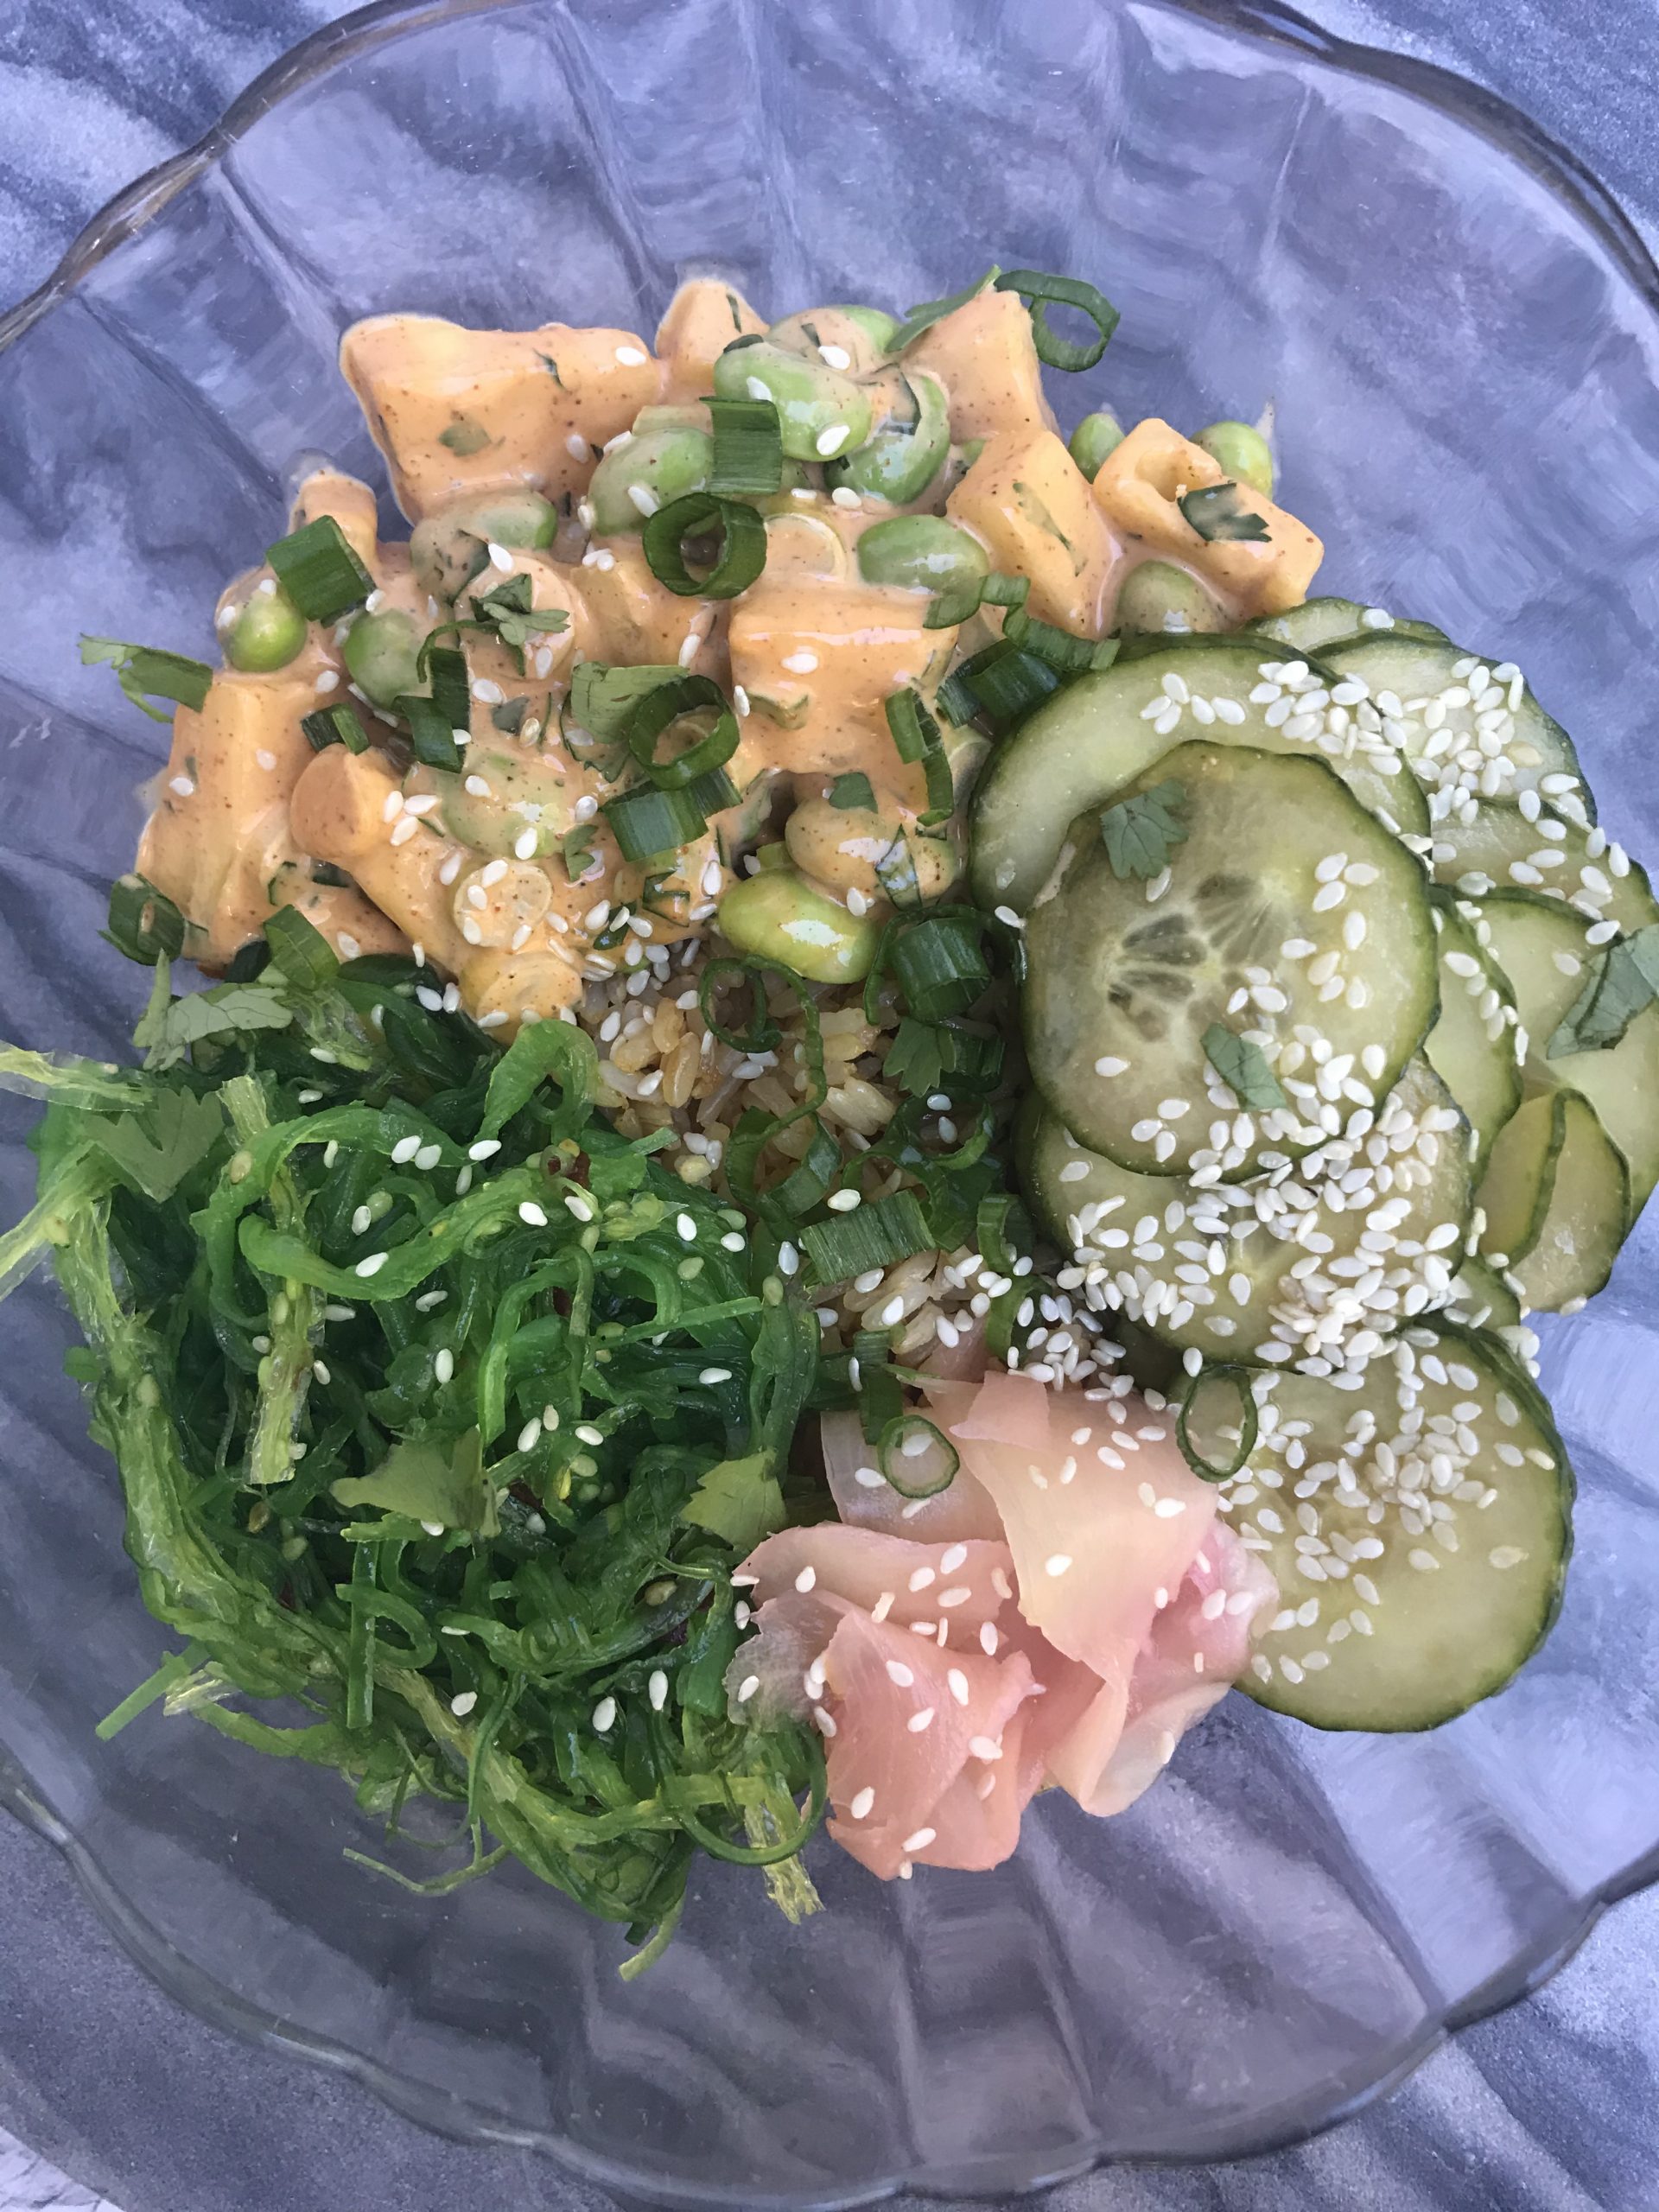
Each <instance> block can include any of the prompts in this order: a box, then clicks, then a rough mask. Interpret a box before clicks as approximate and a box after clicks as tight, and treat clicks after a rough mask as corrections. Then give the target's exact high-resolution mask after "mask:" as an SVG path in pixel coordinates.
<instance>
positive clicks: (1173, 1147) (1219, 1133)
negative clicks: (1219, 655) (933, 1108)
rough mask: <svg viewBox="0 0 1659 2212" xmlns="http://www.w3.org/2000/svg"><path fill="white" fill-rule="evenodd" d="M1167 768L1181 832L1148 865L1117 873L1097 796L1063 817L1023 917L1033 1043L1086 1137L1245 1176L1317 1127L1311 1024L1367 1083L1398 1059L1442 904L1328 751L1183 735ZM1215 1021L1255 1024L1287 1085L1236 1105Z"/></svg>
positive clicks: (1389, 1071)
mask: <svg viewBox="0 0 1659 2212" xmlns="http://www.w3.org/2000/svg"><path fill="white" fill-rule="evenodd" d="M1171 783H1174V784H1176V785H1179V787H1180V791H1181V797H1180V800H1179V807H1180V820H1181V821H1182V823H1183V824H1184V827H1185V833H1186V834H1185V838H1184V839H1183V840H1182V841H1181V842H1179V843H1176V844H1173V845H1172V846H1171V847H1170V866H1169V868H1167V869H1166V871H1165V872H1164V874H1163V875H1161V876H1160V877H1159V878H1156V879H1154V881H1153V882H1152V883H1150V884H1149V883H1146V882H1142V881H1141V880H1138V879H1136V878H1135V877H1132V876H1131V877H1127V878H1122V877H1119V876H1117V875H1116V874H1114V872H1113V868H1112V864H1111V860H1110V857H1109V854H1108V851H1107V849H1106V846H1105V843H1104V842H1103V837H1102V836H1101V833H1100V829H1099V818H1098V817H1097V816H1096V815H1093V814H1089V815H1084V816H1083V817H1080V818H1079V819H1078V820H1077V822H1076V823H1073V824H1072V827H1071V832H1070V833H1069V835H1068V836H1067V839H1066V842H1065V849H1064V850H1063V853H1062V856H1061V862H1060V865H1059V866H1058V867H1057V868H1056V869H1055V871H1054V875H1053V877H1052V881H1051V883H1050V884H1049V886H1048V887H1046V888H1045V890H1044V892H1043V893H1042V895H1041V897H1040V898H1039V900H1038V902H1037V904H1036V905H1035V906H1034V907H1033V910H1032V913H1031V917H1030V921H1029V924H1028V926H1027V936H1026V950H1027V978H1026V986H1025V990H1024V993H1023V1013H1024V1019H1025V1027H1026V1039H1027V1057H1028V1058H1029V1061H1030V1065H1031V1072H1032V1077H1033V1082H1034V1083H1035V1084H1036V1086H1037V1088H1038V1090H1040V1091H1041V1093H1042V1094H1043V1096H1044V1097H1045V1099H1046V1101H1047V1103H1048V1104H1049V1106H1050V1107H1051V1109H1052V1110H1053V1112H1054V1113H1055V1114H1057V1115H1058V1117H1059V1119H1060V1120H1061V1121H1062V1122H1064V1123H1065V1126H1066V1127H1067V1128H1069V1129H1071V1132H1072V1134H1073V1135H1075V1136H1077V1138H1079V1139H1080V1140H1081V1141H1083V1142H1084V1144H1086V1145H1088V1146H1089V1147H1090V1149H1091V1150H1093V1151H1096V1152H1101V1153H1104V1154H1106V1155H1107V1157H1108V1158H1109V1159H1111V1160H1116V1162H1117V1164H1118V1165H1119V1166H1122V1167H1130V1168H1135V1169H1136V1170H1138V1171H1140V1172H1141V1173H1145V1174H1153V1175H1156V1174H1160V1173H1161V1174H1165V1175H1180V1174H1186V1173H1191V1172H1192V1170H1193V1169H1194V1168H1199V1169H1202V1170H1204V1171H1205V1173H1206V1176H1210V1175H1211V1171H1213V1178H1221V1177H1225V1178H1228V1179H1236V1178H1238V1177H1240V1176H1243V1175H1248V1174H1250V1173H1254V1172H1255V1169H1256V1168H1257V1167H1258V1166H1260V1165H1261V1163H1262V1155H1263V1154H1264V1153H1265V1154H1268V1155H1269V1156H1270V1158H1269V1164H1272V1160H1271V1156H1272V1155H1275V1154H1276V1155H1277V1157H1278V1158H1279V1159H1281V1160H1283V1159H1290V1158H1295V1157H1298V1156H1300V1154H1303V1153H1306V1152H1307V1151H1309V1150H1310V1149H1312V1147H1313V1146H1315V1145H1316V1144H1318V1143H1319V1141H1321V1138H1322V1136H1323V1135H1325V1134H1326V1132H1325V1130H1324V1129H1322V1128H1321V1127H1320V1125H1319V1120H1318V1119H1317V1114H1318V1110H1319V1099H1318V1095H1317V1088H1316V1085H1315V1084H1314V1083H1313V1080H1312V1078H1313V1075H1314V1073H1315V1069H1314V1067H1313V1064H1312V1062H1311V1060H1310V1058H1309V1055H1310V1052H1311V1049H1312V1046H1313V1040H1314V1039H1323V1040H1325V1041H1326V1042H1328V1044H1329V1047H1330V1050H1331V1052H1332V1053H1334V1054H1336V1055H1338V1056H1341V1055H1344V1054H1350V1055H1351V1056H1352V1059H1353V1064H1354V1065H1357V1066H1363V1069H1364V1071H1365V1080H1366V1082H1367V1084H1369V1086H1370V1090H1372V1092H1373V1094H1380V1093H1381V1092H1383V1091H1384V1090H1388V1089H1389V1087H1390V1086H1391V1085H1392V1084H1394V1082H1395V1080H1396V1079H1397V1077H1399V1074H1400V1072H1401V1071H1402V1068H1403V1067H1404V1065H1405V1064H1406V1062H1407V1060H1408V1058H1410V1057H1411V1055H1412V1053H1413V1052H1414V1051H1415V1050H1416V1048H1417V1046H1418V1044H1419V1042H1420V1040H1421V1038H1422V1036H1423V1034H1424V1032H1425V1031H1426V1030H1427V1027H1428V1025H1429V1023H1430V1021H1431V1020H1433V1014H1434V1009H1435V1001H1436V993H1437V980H1436V978H1437V950H1436V944H1435V938H1434V930H1433V920H1432V918H1431V915H1430V911H1429V903H1428V896H1427V887H1426V884H1425V880H1424V877H1423V874H1422V870H1421V868H1420V867H1419V865H1418V863H1417V861H1415V860H1414V858H1413V857H1412V855H1410V854H1409V853H1408V851H1407V850H1406V849H1405V848H1404V846H1403V845H1402V844H1401V843H1400V842H1399V840H1398V839H1397V838H1395V837H1392V836H1389V833H1388V832H1387V831H1386V830H1385V829H1382V828H1381V827H1380V826H1379V825H1378V823H1376V821H1375V820H1374V819H1373V818H1372V817H1371V816H1370V815H1369V814H1368V813H1367V812H1366V811H1365V810H1364V808H1363V806H1361V805H1360V804H1359V802H1358V801H1357V799H1356V798H1354V796H1353V794H1352V793H1351V791H1349V790H1348V788H1347V786H1346V785H1344V784H1343V783H1342V782H1341V781H1340V779H1338V777H1337V776H1336V775H1334V774H1333V773H1332V771H1331V770H1330V769H1329V768H1327V767H1326V766H1325V765H1324V763H1323V762H1322V761H1319V760H1306V759H1301V760H1299V759H1291V758H1288V757H1286V756H1284V755H1281V754H1275V753H1258V752H1255V751H1254V750H1252V749H1250V748H1249V747H1243V746H1221V745H1214V744H1207V743H1206V744H1190V745H1184V746H1180V747H1177V748H1176V749H1175V751H1174V752H1173V753H1170V754H1169V755H1168V757H1167V758H1166V759H1165V760H1160V761H1159V762H1158V763H1157V764H1156V765H1155V766H1154V767H1153V768H1151V769H1149V770H1148V771H1147V772H1146V774H1145V775H1144V776H1143V778H1142V779H1141V786H1143V787H1150V786H1152V785H1160V786H1161V785H1168V784H1171ZM1129 795H1130V796H1134V795H1135V788H1134V787H1132V791H1131V793H1130V794H1129ZM1154 893H1155V894H1156V895H1155V896H1154V895H1152V894H1154ZM1287 945H1288V946H1289V947H1290V948H1291V950H1289V951H1287V950H1286V949H1285V948H1286V947H1287ZM1304 947H1305V948H1306V950H1303V948H1304ZM1217 1028H1219V1029H1222V1030H1230V1031H1232V1032H1233V1033H1234V1034H1235V1035H1238V1036H1243V1037H1245V1038H1247V1039H1248V1040H1251V1041H1249V1044H1248V1047H1247V1049H1248V1051H1249V1052H1252V1053H1255V1054H1257V1055H1258V1056H1260V1057H1262V1058H1264V1059H1265V1061H1266V1063H1267V1065H1268V1069H1277V1070H1278V1071H1279V1073H1278V1074H1277V1075H1276V1076H1273V1077H1271V1078H1270V1084H1269V1087H1271V1084H1273V1083H1279V1082H1282V1083H1283V1084H1285V1085H1287V1092H1286V1096H1287V1103H1286V1104H1284V1105H1274V1104H1272V1103H1268V1105H1267V1106H1266V1107H1265V1109H1263V1110H1261V1111H1258V1112H1254V1113H1252V1112H1249V1111H1243V1110H1240V1109H1241V1104H1242V1102H1240V1101H1238V1100H1237V1099H1236V1096H1235V1094H1234V1092H1233V1091H1232V1090H1228V1089H1226V1088H1225V1087H1224V1085H1223V1084H1222V1083H1221V1081H1220V1078H1219V1077H1218V1075H1217V1071H1216V1069H1215V1068H1214V1067H1212V1066H1211V1064H1210V1062H1209V1060H1208V1058H1207V1053H1206V1046H1205V1038H1206V1035H1207V1034H1209V1033H1211V1032H1213V1031H1215V1030H1216V1029H1217ZM1217 1116H1221V1117H1222V1122H1221V1123H1218V1122H1217ZM1332 1119H1333V1120H1337V1121H1338V1122H1339V1120H1340V1117H1339V1116H1338V1114H1337V1112H1336V1109H1334V1107H1333V1108H1332ZM1222 1123H1224V1124H1226V1126H1222Z"/></svg>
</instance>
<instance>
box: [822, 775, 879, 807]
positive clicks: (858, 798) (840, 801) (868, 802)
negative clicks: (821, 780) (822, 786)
mask: <svg viewBox="0 0 1659 2212" xmlns="http://www.w3.org/2000/svg"><path fill="white" fill-rule="evenodd" d="M829 804H830V805H831V806H836V807H839V808H840V809H841V810H842V812H843V813H844V812H845V811H846V810H847V809H848V808H849V807H854V806H867V807H870V808H872V809H873V808H874V805H875V793H874V791H872V790H871V788H870V779H869V778H868V776H866V775H864V774H862V773H861V772H860V771H859V770H858V769H856V768H852V769H849V771H848V772H847V773H846V774H845V775H842V776H837V777H836V780H835V782H834V783H833V784H831V785H830V786H829Z"/></svg>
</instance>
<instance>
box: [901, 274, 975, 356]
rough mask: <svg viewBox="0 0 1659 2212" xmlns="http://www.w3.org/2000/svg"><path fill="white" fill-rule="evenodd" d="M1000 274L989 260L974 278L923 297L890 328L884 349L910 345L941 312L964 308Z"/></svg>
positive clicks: (947, 312)
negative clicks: (932, 296)
mask: <svg viewBox="0 0 1659 2212" xmlns="http://www.w3.org/2000/svg"><path fill="white" fill-rule="evenodd" d="M1000 276H1001V270H999V269H998V267H997V265H996V264H995V262H993V263H992V264H991V265H990V267H989V268H988V270H986V271H985V274H984V275H983V276H982V277H977V278H976V280H975V281H974V283H971V284H964V285H963V288H962V289H961V291H959V292H951V293H950V294H948V295H947V296H946V297H945V298H944V299H942V300H924V301H923V302H922V304H921V305H920V306H919V307H915V308H912V309H911V311H910V313H909V314H908V315H906V317H905V320H904V321H902V322H901V323H900V324H899V327H898V329H897V330H895V331H894V332H893V337H892V339H891V340H889V342H888V346H887V351H888V353H890V354H896V353H903V352H904V351H905V349H906V346H913V345H914V344H915V343H916V340H918V338H919V337H920V336H921V334H922V333H923V332H924V331H925V330H931V328H932V327H933V325H934V324H935V323H936V322H938V320H939V319H940V317H941V316H942V315H950V313H952V311H953V310H954V309H956V308H965V307H966V306H967V304H968V302H969V300H976V299H977V298H978V297H979V295H980V294H981V293H982V291H984V290H985V289H986V288H987V286H988V285H991V284H995V283H996V282H997V279H998V277H1000Z"/></svg>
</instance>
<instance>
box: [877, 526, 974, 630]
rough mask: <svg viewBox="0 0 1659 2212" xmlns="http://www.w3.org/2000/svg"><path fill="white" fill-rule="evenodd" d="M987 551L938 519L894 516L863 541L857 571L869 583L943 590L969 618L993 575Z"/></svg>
mask: <svg viewBox="0 0 1659 2212" xmlns="http://www.w3.org/2000/svg"><path fill="white" fill-rule="evenodd" d="M990 566H991V564H990V562H989V561H988V559H987V557H986V554H985V549H984V547H983V546H982V544H981V543H979V540H978V539H977V538H976V537H969V535H968V533H967V531H965V530H958V529H957V525H956V524H955V523H953V522H946V521H944V518H942V517H940V516H938V515H894V516H893V518H892V520H891V521H890V522H879V523H876V524H874V525H873V527H872V528H870V529H868V530H867V531H865V532H864V534H863V536H862V537H861V538H860V539H859V541H858V573H859V574H860V575H861V576H862V577H863V579H864V581H865V582H866V583H867V584H907V585H910V586H912V587H913V588H918V589H920V590H923V591H931V592H938V594H939V595H940V597H941V598H942V599H944V600H945V601H948V602H949V604H950V607H951V608H952V609H953V610H954V609H956V608H957V607H960V608H961V610H962V611H961V613H960V614H956V615H954V616H953V619H955V620H966V618H967V616H968V615H969V614H970V613H972V611H973V609H974V608H975V607H977V606H978V604H979V594H980V591H981V589H982V586H983V584H984V582H985V579H986V577H987V576H988V575H989V573H990Z"/></svg>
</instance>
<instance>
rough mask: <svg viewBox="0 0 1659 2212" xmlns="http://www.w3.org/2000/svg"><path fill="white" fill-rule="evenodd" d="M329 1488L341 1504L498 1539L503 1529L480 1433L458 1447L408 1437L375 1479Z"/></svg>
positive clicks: (344, 1482)
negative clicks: (370, 1507)
mask: <svg viewBox="0 0 1659 2212" xmlns="http://www.w3.org/2000/svg"><path fill="white" fill-rule="evenodd" d="M330 1487H331V1488H332V1490H333V1491H334V1496H335V1497H337V1498H338V1499H339V1501H340V1503H341V1504H342V1505H346V1506H352V1505H378V1506H379V1507H380V1509H381V1510H382V1511H383V1512H386V1513H402V1514H405V1515H407V1516H408V1517H409V1519H410V1520H411V1521H429V1522H439V1523H441V1524H442V1527H444V1528H446V1529H470V1530H471V1531H472V1532H473V1533H474V1535H480V1536H493V1535H495V1534H496V1531H497V1529H499V1526H500V1522H499V1518H498V1516H497V1514H496V1509H495V1489H494V1485H493V1484H492V1483H491V1482H490V1481H489V1480H488V1478H486V1475H485V1472H484V1450H483V1446H482V1444H481V1442H480V1439H479V1433H478V1431H477V1430H476V1429H475V1428H469V1429H468V1430H467V1433H466V1435H465V1436H463V1437H461V1438H459V1439H457V1440H456V1441H455V1442H454V1443H453V1444H448V1443H445V1442H444V1441H443V1440H442V1439H440V1438H438V1437H424V1438H421V1439H419V1440H416V1439H412V1438H405V1439H404V1440H403V1441H402V1442H401V1443H398V1444H395V1445H393V1446H392V1448H391V1452H390V1453H389V1454H388V1456H387V1457H386V1458H385V1459H383V1460H382V1461H381V1463H380V1465H378V1467H377V1468H376V1469H375V1471H374V1472H373V1473H372V1475H357V1476H352V1475H347V1476H344V1477H342V1478H340V1480H339V1481H338V1482H335V1483H334V1484H331V1485H330Z"/></svg>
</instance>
